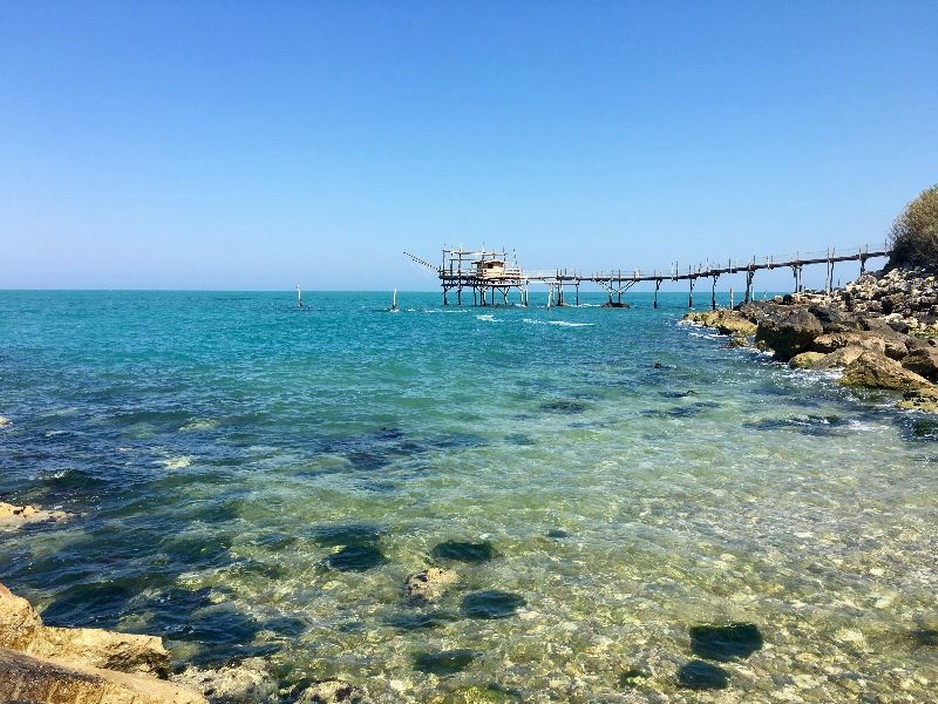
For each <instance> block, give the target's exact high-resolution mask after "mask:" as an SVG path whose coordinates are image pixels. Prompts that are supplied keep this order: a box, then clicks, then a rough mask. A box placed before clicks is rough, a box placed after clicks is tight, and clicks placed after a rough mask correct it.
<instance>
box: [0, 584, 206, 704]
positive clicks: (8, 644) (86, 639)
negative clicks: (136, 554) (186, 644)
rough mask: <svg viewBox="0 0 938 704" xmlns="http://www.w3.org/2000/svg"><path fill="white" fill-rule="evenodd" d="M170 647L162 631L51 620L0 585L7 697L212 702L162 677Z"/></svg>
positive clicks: (105, 702)
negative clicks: (156, 633)
mask: <svg viewBox="0 0 938 704" xmlns="http://www.w3.org/2000/svg"><path fill="white" fill-rule="evenodd" d="M168 673H169V653H168V652H167V651H166V649H165V648H164V647H163V643H162V641H161V640H160V639H159V638H157V637H155V636H146V635H133V634H125V633H114V632H112V631H104V630H101V629H97V628H75V629H70V628H55V627H52V626H45V625H43V623H42V619H41V618H40V617H39V615H38V614H37V613H36V611H35V610H34V609H33V607H32V606H31V605H30V604H29V602H28V601H26V599H23V598H22V597H19V596H16V595H15V594H13V593H12V592H10V590H9V589H7V588H6V587H5V586H3V585H2V584H0V702H44V703H45V704H91V703H92V702H93V703H94V704H205V702H206V700H205V699H204V698H203V697H202V696H201V695H200V694H198V693H197V692H195V691H194V690H190V689H188V688H185V687H179V686H176V685H173V684H170V683H169V682H166V681H164V680H162V679H159V678H160V677H165V676H166V675H167V674H168Z"/></svg>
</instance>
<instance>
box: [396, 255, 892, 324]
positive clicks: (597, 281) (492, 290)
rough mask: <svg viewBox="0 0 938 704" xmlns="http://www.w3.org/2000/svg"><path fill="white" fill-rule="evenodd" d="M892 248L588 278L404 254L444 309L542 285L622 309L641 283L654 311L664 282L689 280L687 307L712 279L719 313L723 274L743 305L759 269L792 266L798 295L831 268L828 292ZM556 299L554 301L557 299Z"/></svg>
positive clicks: (494, 259) (480, 259) (500, 262)
mask: <svg viewBox="0 0 938 704" xmlns="http://www.w3.org/2000/svg"><path fill="white" fill-rule="evenodd" d="M889 253H890V249H889V247H888V245H887V244H886V243H884V244H882V245H880V246H878V247H872V248H871V247H870V246H869V245H866V246H865V247H858V248H856V249H850V250H840V251H835V250H834V249H828V250H827V251H825V252H822V253H817V254H806V255H804V256H802V255H800V254H798V253H796V254H795V255H794V256H792V257H787V258H785V257H782V258H776V257H774V256H767V257H764V258H763V259H756V258H755V257H753V258H752V259H751V260H749V261H733V260H729V261H727V262H726V264H722V263H719V264H718V263H710V262H708V263H706V264H699V265H697V266H689V267H687V270H686V271H685V270H682V269H679V268H678V267H677V265H676V264H675V265H674V266H673V267H672V268H671V270H670V271H668V272H659V271H657V270H655V271H653V272H651V273H645V272H642V271H641V270H640V269H634V270H632V271H631V272H628V271H623V270H621V269H620V270H618V271H607V272H597V273H592V274H584V273H581V272H576V271H570V270H568V269H555V270H550V271H530V272H528V271H524V270H523V269H522V268H521V267H520V266H519V265H518V263H517V259H516V258H515V257H514V256H512V260H511V263H510V262H509V257H508V253H507V252H506V251H505V250H501V251H488V250H485V249H480V250H465V249H445V248H444V249H443V260H442V263H441V264H440V266H439V267H437V266H435V265H433V264H431V263H430V262H428V261H426V260H424V259H421V258H419V257H417V256H414V255H413V254H409V253H407V252H404V254H405V255H407V256H408V257H410V258H411V259H412V260H413V261H415V262H416V263H418V264H420V265H422V266H425V267H428V268H430V269H433V270H435V271H436V272H437V276H438V277H439V279H440V284H441V286H442V288H443V305H449V303H450V300H449V299H450V294H451V293H452V292H455V294H456V304H457V305H462V304H463V294H464V293H465V294H466V295H468V293H469V292H471V293H472V305H475V306H487V305H497V299H498V298H501V302H502V303H503V304H505V305H508V296H509V294H510V293H511V291H512V290H513V289H516V290H517V291H518V294H519V303H520V304H521V305H528V301H529V297H528V296H529V290H530V286H531V285H532V284H542V285H546V286H547V287H548V298H547V304H548V306H550V305H558V306H563V305H568V302H567V300H566V297H565V292H569V291H570V290H571V289H572V290H573V292H574V296H575V297H574V305H579V304H580V286H581V285H582V284H584V283H589V284H593V285H597V286H599V287H601V288H602V289H604V290H605V291H606V292H607V293H608V294H609V302H608V303H607V305H610V306H624V305H625V304H624V303H623V302H622V294H623V293H625V292H626V291H628V290H629V289H631V288H632V287H633V286H634V285H635V284H638V283H642V282H649V283H654V285H655V296H654V304H653V305H654V307H655V308H657V307H658V291H659V290H660V288H661V284H662V283H664V282H665V281H687V282H688V286H689V291H688V296H687V306H688V308H693V307H694V286H695V285H696V283H697V282H698V280H699V279H710V280H711V282H712V285H711V294H710V305H711V307H712V308H713V309H716V287H717V280H718V279H719V278H720V277H721V276H724V275H731V274H739V273H745V275H746V293H745V297H744V302H746V303H748V302H749V301H751V300H753V279H754V278H755V274H756V272H757V271H762V270H771V269H783V268H789V269H791V271H792V274H793V276H794V291H795V292H796V293H800V292H801V291H803V290H804V288H803V285H802V270H803V269H804V267H806V266H812V265H820V264H824V265H826V267H827V275H826V278H825V290H826V291H827V292H828V293H830V291H831V289H833V286H834V265H835V264H837V263H840V262H859V263H860V273H861V274H862V273H863V272H864V271H865V270H866V262H867V260H869V259H876V258H879V257H888V256H889ZM555 296H556V298H555Z"/></svg>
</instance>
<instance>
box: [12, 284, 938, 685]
mask: <svg viewBox="0 0 938 704" xmlns="http://www.w3.org/2000/svg"><path fill="white" fill-rule="evenodd" d="M307 300H308V301H310V302H311V303H312V308H311V309H309V310H299V309H297V308H296V307H295V306H294V305H293V304H292V303H293V301H292V296H291V295H290V294H289V293H285V294H279V293H204V292H203V293H157V292H152V293H149V292H75V293H70V292H2V293H0V332H2V335H0V339H2V340H3V343H2V347H0V415H2V416H4V417H5V418H7V419H9V421H10V422H9V423H8V424H7V425H4V426H0V470H2V471H0V499H3V500H6V501H14V502H19V503H24V502H30V503H34V504H41V505H43V506H46V507H55V506H58V507H62V508H64V509H66V510H68V511H70V512H73V513H74V514H76V517H75V518H73V519H72V520H71V521H69V522H68V523H65V524H60V525H56V526H46V525H43V526H32V527H29V528H27V529H21V530H19V531H7V532H2V533H0V581H3V582H4V583H6V584H7V585H8V586H10V587H11V588H12V589H13V590H15V591H17V592H19V593H21V594H23V595H24V596H27V597H28V598H30V599H31V600H32V601H33V602H34V603H35V604H37V605H38V606H39V607H40V608H41V609H42V611H43V617H44V618H45V620H46V622H47V623H50V624H54V625H69V626H92V627H107V628H120V629H125V630H129V631H137V632H150V633H155V634H158V635H161V636H163V637H164V638H165V639H166V641H167V643H168V644H169V645H170V646H171V647H172V648H173V652H174V657H175V658H176V661H177V664H178V665H179V666H181V665H182V664H183V663H185V662H194V663H196V664H199V665H202V666H219V665H223V664H227V663H231V662H236V661H238V660H240V659H243V658H245V657H250V656H262V657H264V658H266V659H267V660H268V661H269V663H270V668H271V671H272V672H273V673H275V675H276V677H277V678H279V684H280V686H281V687H282V688H284V689H288V688H289V687H291V686H293V685H296V684H299V683H302V682H307V681H310V680H320V679H329V678H340V679H344V680H347V681H349V682H353V683H355V684H356V686H357V687H358V688H359V690H360V691H361V692H362V694H363V696H364V698H365V700H366V701H375V702H392V701H393V702H427V701H431V700H433V699H434V697H440V698H441V701H442V700H443V699H442V698H444V697H446V696H451V697H453V699H452V701H461V700H460V699H458V696H462V695H463V694H465V693H467V692H485V693H486V695H485V696H488V697H489V698H490V699H491V700H492V701H532V702H539V701H544V702H547V701H557V702H584V703H585V702H644V701H675V702H680V701H720V702H737V701H739V702H743V701H745V702H761V701H765V702H775V701H779V702H786V701H806V702H831V701H835V702H836V701H877V702H922V701H928V700H929V698H930V697H931V695H932V694H933V692H934V690H935V688H936V687H938V649H936V641H938V638H935V637H934V634H935V633H938V606H936V601H935V593H936V587H938V571H936V561H935V555H936V554H938V537H936V536H938V532H936V530H935V526H936V525H938V479H936V468H938V464H936V459H938V444H936V440H938V431H936V430H935V428H936V427H938V425H936V424H935V423H931V422H930V421H929V420H928V419H925V418H923V417H921V416H917V415H914V414H900V413H898V412H896V411H894V410H891V409H889V408H888V406H887V404H886V399H876V398H872V399H865V400H859V399H857V398H855V397H854V396H852V395H851V394H850V393H848V392H846V391H844V390H842V389H840V388H838V387H837V386H836V385H835V384H833V383H831V381H830V380H829V379H825V378H823V377H820V376H815V375H811V374H807V373H803V372H798V373H796V372H792V371H789V370H788V369H786V368H783V367H780V366H777V365H774V364H773V363H771V361H770V360H769V359H768V358H766V357H764V356H761V355H759V354H756V353H753V352H750V351H745V350H728V349H724V348H723V347H722V344H723V340H721V339H719V338H717V337H716V336H714V335H711V334H709V333H708V332H707V331H705V330H702V329H699V328H692V327H688V326H684V325H681V324H679V319H680V315H681V313H682V312H683V309H682V307H681V306H682V303H683V300H684V299H683V297H682V296H677V295H674V296H665V297H664V302H665V305H664V306H663V307H662V308H660V309H658V310H653V309H651V307H650V305H649V303H650V301H649V299H648V298H647V297H644V296H643V294H635V296H634V298H633V300H634V302H635V303H636V304H637V305H636V306H635V307H633V308H632V309H628V310H620V309H604V308H600V307H598V306H595V305H592V306H583V307H579V308H564V309H558V308H553V309H551V310H547V309H545V308H543V307H540V308H538V307H531V308H520V307H495V308H486V309H474V308H456V307H450V308H442V307H440V306H439V305H438V296H436V295H435V294H410V295H407V294H401V295H400V296H399V301H400V304H401V311H400V312H399V313H396V314H390V313H388V312H387V310H386V309H387V307H388V304H389V301H390V297H389V295H386V294H351V293H343V294H338V293H329V294H327V293H323V294H312V295H309V294H307ZM592 302H593V303H594V304H595V303H599V302H601V299H599V298H596V299H595V300H592ZM460 551H462V552H460ZM463 553H465V555H468V556H469V557H466V556H465V555H463ZM480 555H481V556H482V557H479V556H480ZM470 558H472V559H470ZM430 567H443V568H445V569H446V570H448V571H451V572H453V573H455V579H454V581H453V582H452V583H451V584H449V585H447V586H445V587H444V588H442V589H441V590H440V594H439V595H438V596H437V597H436V598H434V599H433V600H432V601H431V602H430V603H419V604H416V603H414V602H413V601H412V600H409V599H408V598H407V597H406V595H405V593H404V590H403V585H404V583H405V580H406V579H407V577H408V575H412V574H414V573H417V572H422V571H424V570H427V569H428V568H430ZM721 629H722V630H721ZM701 634H704V635H705V636H706V637H707V638H710V640H709V641H707V644H706V645H705V646H701V645H700V642H701V640H700V639H701V638H703V637H704V636H702V635H701ZM727 634H729V635H727ZM739 634H744V635H745V636H746V638H748V639H749V641H747V643H744V644H742V645H740V644H739V643H738V642H734V641H733V639H734V638H737V637H738V635H739ZM721 639H722V640H721ZM714 643H715V645H714ZM727 643H729V644H728V645H727ZM752 643H755V645H752ZM720 648H723V650H720ZM714 653H717V655H714ZM720 653H723V655H720ZM461 693H462V694H461Z"/></svg>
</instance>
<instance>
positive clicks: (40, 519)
mask: <svg viewBox="0 0 938 704" xmlns="http://www.w3.org/2000/svg"><path fill="white" fill-rule="evenodd" d="M69 517H70V514H68V513H66V512H65V511H46V510H43V509H41V508H36V507H35V506H30V505H29V504H25V505H23V506H18V505H16V504H8V503H4V502H3V501H0V529H2V528H18V527H19V526H22V525H25V524H26V523H45V522H56V521H64V520H66V519H68V518H69Z"/></svg>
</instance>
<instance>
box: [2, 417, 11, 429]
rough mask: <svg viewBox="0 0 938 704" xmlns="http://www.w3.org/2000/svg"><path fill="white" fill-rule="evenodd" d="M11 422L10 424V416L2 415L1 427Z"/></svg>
mask: <svg viewBox="0 0 938 704" xmlns="http://www.w3.org/2000/svg"><path fill="white" fill-rule="evenodd" d="M9 424H10V419H9V418H7V417H6V416H0V428H2V427H3V426H5V425H9Z"/></svg>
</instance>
